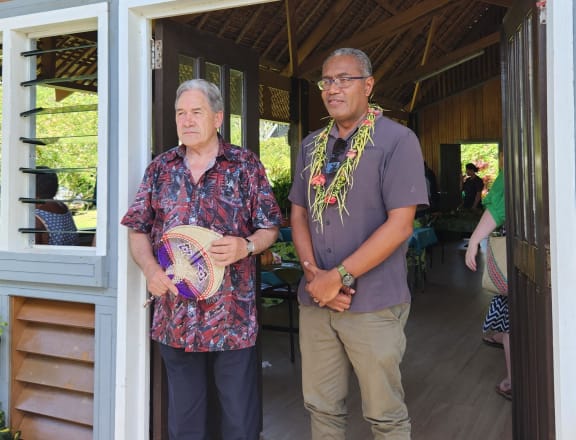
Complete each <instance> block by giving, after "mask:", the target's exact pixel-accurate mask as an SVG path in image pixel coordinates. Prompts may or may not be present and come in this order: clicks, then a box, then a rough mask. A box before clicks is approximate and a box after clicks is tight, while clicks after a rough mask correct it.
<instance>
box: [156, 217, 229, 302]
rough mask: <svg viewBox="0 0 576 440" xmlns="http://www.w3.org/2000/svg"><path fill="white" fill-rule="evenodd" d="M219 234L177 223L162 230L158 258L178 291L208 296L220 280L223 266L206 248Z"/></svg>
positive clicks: (219, 283)
mask: <svg viewBox="0 0 576 440" xmlns="http://www.w3.org/2000/svg"><path fill="white" fill-rule="evenodd" d="M220 237H222V235H220V234H218V233H217V232H214V231H212V230H210V229H206V228H202V227H200V226H191V225H184V226H176V227H175V228H172V229H170V230H168V231H166V232H165V233H164V235H163V236H162V239H161V243H160V248H159V249H158V261H159V263H160V266H162V268H163V269H164V270H165V271H166V275H168V277H170V279H172V282H173V283H174V284H175V285H176V287H177V288H178V292H179V293H180V295H182V296H185V297H186V298H196V299H198V300H202V299H207V298H210V297H211V296H212V295H214V294H215V293H216V292H217V291H218V289H219V288H220V286H221V284H222V280H223V278H224V269H225V268H224V266H217V265H215V264H214V261H213V260H212V259H211V258H210V255H209V254H208V251H207V249H208V248H209V247H210V244H211V243H212V242H213V241H214V240H217V239H218V238H220Z"/></svg>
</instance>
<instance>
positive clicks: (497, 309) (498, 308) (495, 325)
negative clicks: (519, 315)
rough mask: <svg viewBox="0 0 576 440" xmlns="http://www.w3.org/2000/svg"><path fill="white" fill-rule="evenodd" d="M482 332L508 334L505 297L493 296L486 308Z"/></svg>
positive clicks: (508, 324) (506, 297) (508, 323)
mask: <svg viewBox="0 0 576 440" xmlns="http://www.w3.org/2000/svg"><path fill="white" fill-rule="evenodd" d="M482 331H483V332H484V333H487V332H496V333H510V321H509V319H508V296H507V295H494V297H493V298H492V301H491V302H490V305H489V306H488V313H486V319H484V325H483V326H482Z"/></svg>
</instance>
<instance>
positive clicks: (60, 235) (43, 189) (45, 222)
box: [34, 167, 78, 246]
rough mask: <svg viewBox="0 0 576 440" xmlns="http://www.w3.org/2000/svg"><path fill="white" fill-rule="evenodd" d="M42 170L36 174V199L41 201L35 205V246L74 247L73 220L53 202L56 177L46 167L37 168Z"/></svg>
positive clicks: (76, 240)
mask: <svg viewBox="0 0 576 440" xmlns="http://www.w3.org/2000/svg"><path fill="white" fill-rule="evenodd" d="M38 169H39V170H43V172H42V173H40V174H36V198H37V199H41V200H42V201H41V202H39V203H36V209H35V211H34V213H35V215H36V226H35V228H36V230H41V231H45V232H37V233H36V244H50V245H59V246H75V245H76V244H77V242H78V233H77V229H76V224H75V223H74V218H73V217H72V213H71V212H70V210H69V209H68V207H67V206H66V205H65V204H64V203H62V202H60V201H58V200H54V196H56V193H57V192H58V175H57V174H56V173H55V172H54V171H51V170H50V169H49V168H48V167H38Z"/></svg>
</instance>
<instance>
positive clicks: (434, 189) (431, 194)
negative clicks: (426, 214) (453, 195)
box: [424, 162, 440, 212]
mask: <svg viewBox="0 0 576 440" xmlns="http://www.w3.org/2000/svg"><path fill="white" fill-rule="evenodd" d="M424 176H425V177H426V187H427V188H428V199H429V200H430V203H429V204H430V208H429V210H430V212H436V211H438V209H439V208H440V206H439V201H440V195H439V194H438V180H437V179H436V174H435V173H434V171H433V170H432V168H430V167H429V166H428V164H427V163H426V162H424Z"/></svg>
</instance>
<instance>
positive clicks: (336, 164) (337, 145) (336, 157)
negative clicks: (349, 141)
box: [326, 138, 346, 175]
mask: <svg viewBox="0 0 576 440" xmlns="http://www.w3.org/2000/svg"><path fill="white" fill-rule="evenodd" d="M344 150H346V141H345V140H344V139H342V138H338V139H336V142H334V146H333V147H332V154H331V155H330V160H329V161H328V163H327V164H326V174H327V175H332V174H336V171H338V168H340V164H341V163H342V162H341V161H340V156H342V153H344Z"/></svg>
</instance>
